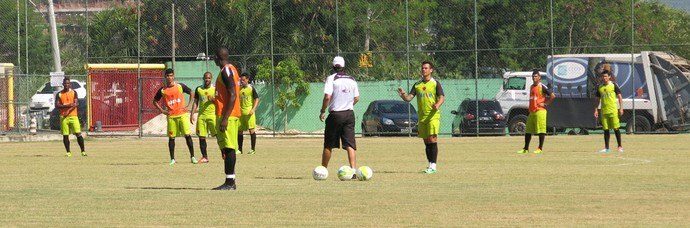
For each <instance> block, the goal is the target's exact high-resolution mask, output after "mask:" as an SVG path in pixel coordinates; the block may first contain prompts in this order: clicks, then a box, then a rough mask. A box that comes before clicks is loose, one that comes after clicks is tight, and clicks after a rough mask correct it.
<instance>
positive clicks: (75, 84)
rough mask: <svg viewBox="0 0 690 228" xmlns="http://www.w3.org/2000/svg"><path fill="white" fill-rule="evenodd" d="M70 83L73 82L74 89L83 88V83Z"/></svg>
mask: <svg viewBox="0 0 690 228" xmlns="http://www.w3.org/2000/svg"><path fill="white" fill-rule="evenodd" d="M70 84H72V89H79V88H81V85H79V83H78V82H71V83H70Z"/></svg>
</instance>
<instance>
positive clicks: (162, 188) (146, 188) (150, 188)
mask: <svg viewBox="0 0 690 228" xmlns="http://www.w3.org/2000/svg"><path fill="white" fill-rule="evenodd" d="M125 189H137V190H197V191H198V190H211V189H210V188H172V187H125Z"/></svg>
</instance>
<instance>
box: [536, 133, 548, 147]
mask: <svg viewBox="0 0 690 228" xmlns="http://www.w3.org/2000/svg"><path fill="white" fill-rule="evenodd" d="M544 138H546V133H540V134H539V148H537V149H540V150H541V148H542V147H543V146H544Z"/></svg>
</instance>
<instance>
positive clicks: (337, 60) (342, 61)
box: [333, 56, 345, 67]
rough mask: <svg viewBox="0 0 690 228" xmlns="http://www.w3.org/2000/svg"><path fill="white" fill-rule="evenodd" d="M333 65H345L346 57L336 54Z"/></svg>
mask: <svg viewBox="0 0 690 228" xmlns="http://www.w3.org/2000/svg"><path fill="white" fill-rule="evenodd" d="M333 66H334V67H338V66H339V67H345V59H343V57H340V56H336V57H335V58H333Z"/></svg>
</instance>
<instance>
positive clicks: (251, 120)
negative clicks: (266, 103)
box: [240, 114, 256, 131]
mask: <svg viewBox="0 0 690 228" xmlns="http://www.w3.org/2000/svg"><path fill="white" fill-rule="evenodd" d="M254 128H256V114H252V115H242V117H240V131H246V130H249V129H254Z"/></svg>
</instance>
